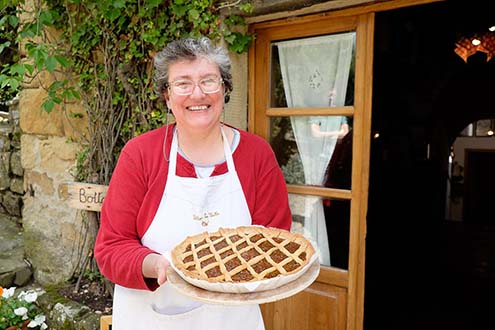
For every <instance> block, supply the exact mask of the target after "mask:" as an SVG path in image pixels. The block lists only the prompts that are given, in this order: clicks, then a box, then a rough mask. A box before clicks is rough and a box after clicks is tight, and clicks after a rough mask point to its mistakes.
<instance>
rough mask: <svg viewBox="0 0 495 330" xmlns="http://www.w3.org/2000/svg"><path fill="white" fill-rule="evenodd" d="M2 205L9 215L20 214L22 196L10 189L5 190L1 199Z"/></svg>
mask: <svg viewBox="0 0 495 330" xmlns="http://www.w3.org/2000/svg"><path fill="white" fill-rule="evenodd" d="M2 206H3V207H4V208H5V210H6V211H7V212H8V214H10V215H14V216H18V217H20V216H22V214H21V209H22V196H21V195H17V194H14V193H13V192H11V191H7V192H5V194H4V195H3V201H2Z"/></svg>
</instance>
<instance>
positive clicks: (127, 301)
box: [112, 130, 264, 330]
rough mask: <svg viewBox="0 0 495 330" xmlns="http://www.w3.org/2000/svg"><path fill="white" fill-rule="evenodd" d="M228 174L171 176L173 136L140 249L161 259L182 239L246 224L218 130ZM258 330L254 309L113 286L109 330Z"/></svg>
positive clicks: (164, 289)
mask: <svg viewBox="0 0 495 330" xmlns="http://www.w3.org/2000/svg"><path fill="white" fill-rule="evenodd" d="M222 137H223V141H224V150H225V159H226V162H227V167H228V172H227V173H225V174H223V175H219V176H213V177H208V178H184V177H179V176H177V175H176V164H177V149H178V143H177V133H176V132H174V136H173V139H172V146H171V150H170V162H169V168H168V179H167V185H166V187H165V191H164V193H163V196H162V200H161V202H160V206H159V207H158V210H157V212H156V215H155V217H154V219H153V222H152V223H151V225H150V227H149V228H148V230H147V231H146V233H145V235H144V236H143V238H142V240H141V241H142V244H143V245H144V246H147V247H149V248H151V249H153V250H155V251H157V252H160V253H162V254H164V253H165V252H166V251H170V250H171V249H172V248H173V247H174V246H175V245H176V244H178V243H179V242H181V241H182V240H183V239H184V238H185V237H186V236H188V235H194V234H197V233H201V232H204V231H216V230H217V229H218V228H219V227H236V226H241V225H250V224H251V215H250V213H249V208H248V206H247V202H246V198H245V197H244V193H243V191H242V187H241V183H240V181H239V177H238V176H237V172H236V170H235V166H234V161H233V159H232V152H231V150H230V147H229V145H228V141H227V138H226V137H225V134H224V132H223V130H222ZM233 326H234V327H235V329H236V330H263V329H264V325H263V319H262V317H261V312H260V309H259V306H258V305H247V306H221V305H208V304H203V303H201V302H198V301H194V300H191V299H189V298H188V297H186V296H184V295H182V294H180V293H179V292H177V291H176V290H175V289H174V288H173V287H171V286H170V285H169V284H168V283H165V284H164V285H162V286H161V287H159V288H158V289H157V290H156V291H154V292H150V291H145V290H136V289H128V288H124V287H122V286H119V285H115V293H114V301H113V317H112V328H113V329H114V330H140V329H143V330H144V329H150V330H161V329H164V330H175V329H181V330H182V329H186V330H194V329H205V330H208V329H219V330H222V329H225V330H227V329H232V327H233Z"/></svg>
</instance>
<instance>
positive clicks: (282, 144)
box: [270, 116, 352, 189]
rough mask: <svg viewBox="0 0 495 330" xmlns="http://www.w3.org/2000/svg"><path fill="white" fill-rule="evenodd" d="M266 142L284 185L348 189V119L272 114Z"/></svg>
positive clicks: (350, 130) (349, 183)
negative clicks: (273, 156)
mask: <svg viewBox="0 0 495 330" xmlns="http://www.w3.org/2000/svg"><path fill="white" fill-rule="evenodd" d="M270 124H271V125H270V143H271V145H272V148H273V150H274V152H275V155H276V157H277V160H278V162H279V165H280V167H281V168H282V171H283V173H284V176H285V180H286V182H287V183H288V184H301V185H304V184H305V185H311V186H323V187H328V188H338V189H350V188H351V169H352V118H350V117H343V116H294V117H272V118H271V122H270Z"/></svg>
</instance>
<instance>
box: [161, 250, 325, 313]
mask: <svg viewBox="0 0 495 330" xmlns="http://www.w3.org/2000/svg"><path fill="white" fill-rule="evenodd" d="M307 266H308V267H307V269H306V270H305V271H304V272H302V271H301V272H299V275H300V276H299V277H298V278H297V279H294V280H292V281H290V282H288V283H286V284H283V285H282V286H279V287H277V288H275V289H270V290H265V291H254V292H248V293H229V292H214V291H209V290H205V289H202V288H200V287H197V286H195V285H192V284H191V283H189V282H187V281H185V280H184V279H183V278H182V277H181V276H179V275H178V273H177V272H176V271H175V270H174V269H173V267H169V268H168V270H167V283H169V284H170V285H171V286H172V287H173V288H175V289H176V290H177V291H179V292H180V293H182V294H183V295H185V296H188V297H189V298H191V299H194V300H198V301H201V302H204V303H209V304H217V305H249V304H264V303H269V302H273V301H277V300H281V299H285V298H288V297H290V296H293V295H295V294H297V293H299V292H301V291H302V290H304V289H306V288H307V287H308V286H310V285H311V284H312V283H313V282H314V281H315V280H316V278H317V277H318V274H319V273H320V262H319V260H318V258H316V259H314V260H312V262H311V263H308V265H307ZM270 280H271V279H270Z"/></svg>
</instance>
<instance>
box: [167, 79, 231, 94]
mask: <svg viewBox="0 0 495 330" xmlns="http://www.w3.org/2000/svg"><path fill="white" fill-rule="evenodd" d="M221 84H222V80H221V79H218V78H205V79H202V80H200V81H199V83H198V86H199V88H200V89H201V91H202V92H203V93H205V94H212V93H216V92H218V91H219V90H220V86H221ZM195 86H196V84H195V83H194V81H192V80H187V79H184V80H177V81H174V82H173V83H171V88H172V91H173V92H174V93H175V94H177V95H190V94H192V92H193V90H194V87H195Z"/></svg>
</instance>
